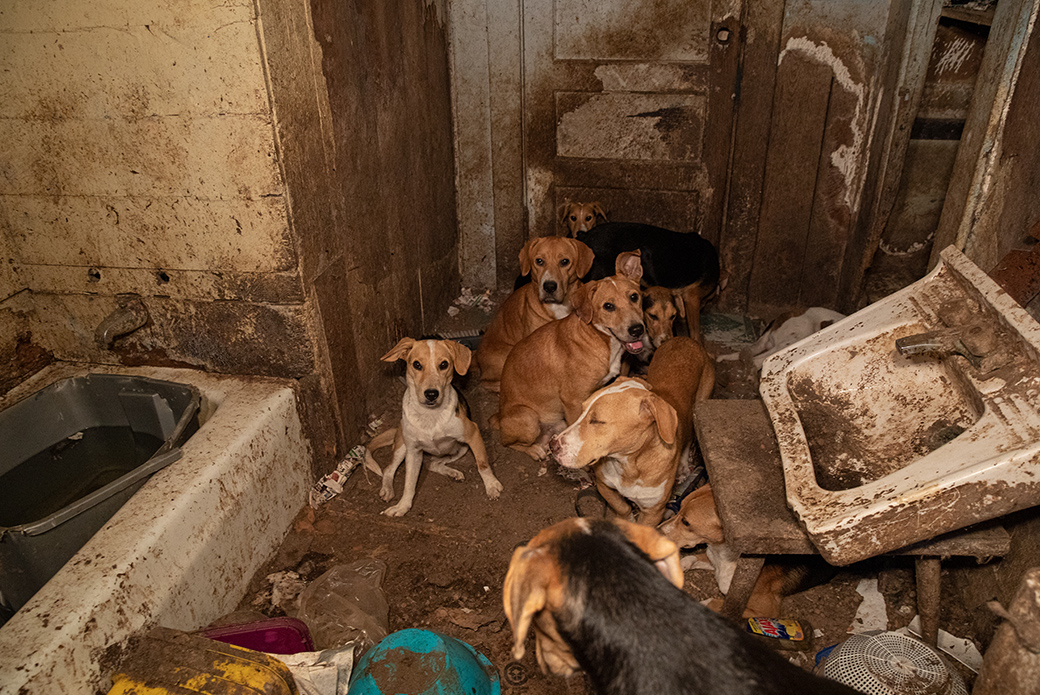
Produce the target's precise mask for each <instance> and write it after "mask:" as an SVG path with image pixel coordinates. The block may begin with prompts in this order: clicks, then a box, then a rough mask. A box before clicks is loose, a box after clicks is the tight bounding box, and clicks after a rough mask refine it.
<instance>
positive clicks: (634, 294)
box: [628, 292, 639, 303]
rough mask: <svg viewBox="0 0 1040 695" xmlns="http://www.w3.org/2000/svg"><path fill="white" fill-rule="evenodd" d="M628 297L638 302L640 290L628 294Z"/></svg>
mask: <svg viewBox="0 0 1040 695" xmlns="http://www.w3.org/2000/svg"><path fill="white" fill-rule="evenodd" d="M628 298H629V299H630V300H631V301H632V302H633V303H634V302H638V301H639V293H638V292H633V293H632V294H630V295H628Z"/></svg>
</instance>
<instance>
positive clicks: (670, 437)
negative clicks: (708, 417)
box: [549, 336, 715, 526]
mask: <svg viewBox="0 0 1040 695" xmlns="http://www.w3.org/2000/svg"><path fill="white" fill-rule="evenodd" d="M714 385H715V365H714V362H713V361H712V359H711V358H710V357H709V356H708V354H707V353H706V352H705V350H704V348H703V347H701V344H700V343H699V342H697V341H696V340H693V339H691V338H687V337H685V336H679V337H676V338H672V339H671V340H669V341H667V342H665V343H664V344H663V345H662V346H661V347H660V348H658V350H657V352H655V353H654V358H653V360H651V362H650V369H649V372H648V374H647V381H643V380H642V379H637V378H627V379H626V378H624V377H622V378H619V379H618V380H617V381H615V382H614V383H613V384H611V385H610V386H607V387H605V388H602V389H600V390H599V391H596V392H595V393H594V394H592V396H590V397H589V398H588V399H587V400H586V401H585V402H584V403H583V404H582V405H583V410H582V413H581V415H580V416H579V417H578V419H577V420H576V421H574V422H573V423H572V424H571V425H570V426H568V427H567V429H565V430H563V431H562V432H561V433H560V434H558V435H557V436H555V437H553V438H552V439H551V440H550V442H549V446H550V448H551V450H552V453H553V456H555V457H556V460H557V461H559V462H560V465H561V466H563V467H565V468H584V467H587V466H592V467H593V470H594V472H595V475H596V489H597V490H598V491H599V493H600V495H601V496H602V497H603V499H605V500H606V501H607V504H608V505H610V508H611V509H612V510H613V511H614V513H615V514H617V515H618V516H619V517H621V518H625V519H627V518H629V517H631V515H632V510H631V506H630V504H629V503H632V504H634V505H635V506H636V507H637V508H638V509H639V515H638V517H637V521H638V522H639V523H641V524H648V525H650V526H656V525H657V524H658V523H659V522H660V521H661V517H662V515H663V514H664V507H665V504H667V502H668V498H669V496H670V495H671V493H672V487H673V486H674V485H675V476H676V471H677V470H678V468H679V463H680V462H681V461H682V460H683V458H684V457H686V456H688V455H689V450H690V447H691V445H692V442H693V407H694V403H696V402H698V401H702V400H706V399H707V398H708V397H709V396H710V395H711V391H712V388H713V387H714Z"/></svg>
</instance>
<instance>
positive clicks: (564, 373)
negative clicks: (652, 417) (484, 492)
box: [491, 253, 646, 460]
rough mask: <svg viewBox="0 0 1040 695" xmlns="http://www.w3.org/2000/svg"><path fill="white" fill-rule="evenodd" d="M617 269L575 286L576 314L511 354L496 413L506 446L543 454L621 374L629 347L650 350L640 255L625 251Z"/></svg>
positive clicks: (545, 328)
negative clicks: (589, 400)
mask: <svg viewBox="0 0 1040 695" xmlns="http://www.w3.org/2000/svg"><path fill="white" fill-rule="evenodd" d="M616 269H617V274H616V275H613V276H611V277H609V278H604V279H603V280H598V281H596V282H590V283H587V284H584V285H582V286H581V287H580V288H578V289H577V290H575V292H574V293H573V296H572V300H571V301H572V304H573V305H574V313H572V314H571V315H570V316H568V317H566V318H564V319H560V320H559V321H553V322H551V323H548V324H546V325H544V326H542V327H541V328H539V329H538V330H536V331H535V332H534V333H532V334H531V335H529V336H527V337H526V338H524V339H523V340H521V341H520V342H519V343H517V344H516V346H515V347H514V348H513V350H512V351H511V352H510V353H509V357H508V358H507V359H506V364H505V368H504V369H503V371H502V382H501V394H500V406H499V411H498V413H497V414H496V415H495V416H493V417H492V419H491V425H492V426H493V427H498V428H499V429H500V430H501V434H502V444H503V445H504V446H508V447H511V448H513V449H516V450H517V451H522V452H524V453H526V454H528V455H529V456H531V457H532V458H534V459H536V460H541V459H544V458H545V457H546V455H547V453H548V451H547V449H546V444H547V443H548V441H549V437H551V436H552V435H553V434H555V433H557V432H559V431H560V430H562V429H563V428H564V427H565V426H566V423H567V422H573V421H574V420H575V419H576V418H577V417H578V416H579V415H580V414H581V402H582V401H583V400H584V399H585V398H587V397H588V396H589V394H591V393H592V392H593V391H595V390H596V389H597V388H599V387H600V386H602V385H603V384H605V383H607V382H608V381H610V380H611V379H613V378H614V377H615V376H617V375H618V372H619V371H620V368H621V353H622V351H623V350H624V351H627V352H630V353H635V352H639V351H640V350H642V349H643V334H644V333H645V332H646V329H645V328H644V326H643V311H642V306H641V296H640V294H639V277H640V276H641V275H642V268H641V266H640V263H639V254H638V253H625V254H621V255H620V256H618V258H617V261H616Z"/></svg>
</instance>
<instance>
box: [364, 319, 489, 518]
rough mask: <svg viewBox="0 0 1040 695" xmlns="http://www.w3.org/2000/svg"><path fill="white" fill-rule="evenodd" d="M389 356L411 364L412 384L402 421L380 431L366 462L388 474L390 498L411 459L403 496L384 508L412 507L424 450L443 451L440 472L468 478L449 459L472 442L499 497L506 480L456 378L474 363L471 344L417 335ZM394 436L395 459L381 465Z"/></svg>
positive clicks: (403, 510)
mask: <svg viewBox="0 0 1040 695" xmlns="http://www.w3.org/2000/svg"><path fill="white" fill-rule="evenodd" d="M381 359H382V360H383V361H384V362H395V361H397V360H404V361H405V362H406V363H407V365H408V367H407V371H406V380H407V382H408V388H407V390H406V391H405V393H404V399H403V402H402V407H401V426H400V427H398V428H395V429H389V430H387V431H385V432H382V433H381V434H379V435H378V436H377V437H375V438H374V439H373V440H372V441H371V442H369V444H368V450H367V451H366V452H365V467H366V468H368V469H369V470H372V471H374V472H375V473H376V474H377V475H381V476H382V477H383V485H382V488H381V489H380V491H379V496H380V497H382V498H383V499H384V500H385V501H387V502H389V501H390V500H392V499H393V498H394V474H395V473H396V472H397V468H398V466H400V465H401V463H402V462H404V463H405V479H404V492H403V493H402V494H401V500H400V501H399V502H398V503H397V504H395V505H393V506H392V507H388V508H387V509H385V510H383V514H386V515H387V516H404V515H405V514H407V513H408V510H409V509H411V508H412V500H413V499H414V498H415V486H416V483H417V482H418V480H419V470H420V468H421V467H422V458H423V453H427V454H430V455H432V456H437V457H440V458H439V459H438V460H436V461H434V462H432V463H431V464H430V470H431V471H433V472H434V473H440V474H441V475H446V476H448V477H449V478H454V479H455V480H462V479H463V478H464V476H463V474H462V472H461V471H459V470H456V469H454V468H452V467H451V466H449V465H448V464H449V463H451V462H452V461H456V460H458V459H459V458H462V456H463V455H465V453H466V447H469V449H470V451H472V452H473V458H474V459H476V462H477V471H478V472H479V473H480V477H481V478H482V479H483V481H484V490H485V491H486V492H487V496H488V497H490V498H491V499H496V498H498V495H499V493H501V492H502V483H500V482H498V479H497V478H496V477H495V474H494V473H493V472H492V471H491V466H490V465H488V457H487V452H486V451H485V449H484V440H483V439H481V437H480V430H479V429H478V428H477V425H476V423H474V422H473V421H472V420H470V418H469V408H468V407H467V406H466V404H465V402H464V401H462V400H461V398H460V396H459V394H458V392H457V391H456V390H455V387H454V386H452V384H451V380H452V377H453V376H454V374H455V373H456V372H458V374H459V375H460V376H461V375H463V374H465V373H466V371H467V370H468V369H469V363H470V350H469V348H467V347H466V346H465V345H461V344H459V343H456V342H455V341H454V340H413V339H412V338H402V339H401V340H400V342H398V343H397V345H395V346H394V348H393V349H392V350H391V351H390V352H388V353H386V354H385V355H383V357H382V358H381ZM391 441H392V442H393V445H394V451H393V459H392V460H391V462H390V465H389V466H387V467H386V470H384V471H380V469H379V465H378V464H377V463H376V462H375V459H373V458H372V451H373V450H375V449H379V448H381V447H384V446H387V445H389V444H390V443H391Z"/></svg>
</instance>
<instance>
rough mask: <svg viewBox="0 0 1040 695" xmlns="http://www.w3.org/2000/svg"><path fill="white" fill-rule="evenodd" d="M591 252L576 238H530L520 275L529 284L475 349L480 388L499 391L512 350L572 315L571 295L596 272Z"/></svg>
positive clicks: (504, 308) (516, 293)
mask: <svg viewBox="0 0 1040 695" xmlns="http://www.w3.org/2000/svg"><path fill="white" fill-rule="evenodd" d="M592 260H593V256H592V249H590V248H589V247H588V246H586V245H585V244H583V243H582V242H580V241H578V240H576V239H566V238H564V237H556V236H550V237H541V238H537V239H531V240H530V241H528V242H527V243H526V244H524V248H523V249H521V251H520V272H521V273H522V274H523V275H528V274H530V275H531V282H530V283H528V284H526V285H524V286H523V287H520V288H519V289H517V290H515V291H514V292H513V293H512V294H511V295H509V297H508V298H507V299H506V301H504V302H503V303H502V306H501V307H500V308H499V310H498V313H497V314H495V317H494V318H493V319H492V320H491V325H489V326H488V328H487V331H485V332H484V337H483V338H482V339H481V341H480V348H478V349H477V366H478V367H479V368H480V380H481V383H482V384H483V385H484V386H485V388H487V389H488V390H490V391H498V390H499V380H500V379H501V378H502V367H503V366H504V365H505V363H506V357H508V356H509V351H510V350H512V349H513V346H514V345H516V344H517V343H518V342H520V340H521V339H522V338H525V337H527V336H529V335H531V334H532V333H534V331H535V329H537V328H541V327H542V326H544V325H545V324H547V323H549V322H550V321H553V320H555V319H562V318H564V317H565V316H567V315H568V314H570V313H571V292H572V291H573V290H574V288H575V287H577V286H578V285H580V284H581V278H582V276H584V275H585V273H587V272H589V268H591V267H592Z"/></svg>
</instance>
